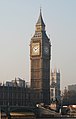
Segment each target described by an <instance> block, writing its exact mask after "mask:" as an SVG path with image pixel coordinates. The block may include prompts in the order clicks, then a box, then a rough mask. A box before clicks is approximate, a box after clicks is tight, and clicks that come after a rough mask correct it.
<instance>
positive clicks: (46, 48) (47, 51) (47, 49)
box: [44, 46, 49, 54]
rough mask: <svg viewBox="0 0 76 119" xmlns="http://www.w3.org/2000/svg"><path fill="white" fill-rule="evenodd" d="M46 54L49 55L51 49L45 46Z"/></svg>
mask: <svg viewBox="0 0 76 119" xmlns="http://www.w3.org/2000/svg"><path fill="white" fill-rule="evenodd" d="M44 52H45V54H48V53H49V47H48V46H45V47H44Z"/></svg>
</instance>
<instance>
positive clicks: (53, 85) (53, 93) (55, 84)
mask: <svg viewBox="0 0 76 119" xmlns="http://www.w3.org/2000/svg"><path fill="white" fill-rule="evenodd" d="M50 99H51V100H56V99H57V100H60V71H59V70H56V69H55V70H54V71H51V79H50Z"/></svg>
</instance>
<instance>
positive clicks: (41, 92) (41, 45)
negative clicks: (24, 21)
mask: <svg viewBox="0 0 76 119" xmlns="http://www.w3.org/2000/svg"><path fill="white" fill-rule="evenodd" d="M50 59H51V43H50V39H49V38H48V36H47V35H46V31H45V24H44V21H43V18H42V13H41V10H40V15H39V18H38V21H37V23H36V29H35V33H34V35H33V37H32V38H31V41H30V62H31V67H30V69H31V89H33V90H34V91H37V93H36V94H35V97H36V98H37V99H39V102H41V103H44V104H49V103H50ZM37 102H38V101H37Z"/></svg>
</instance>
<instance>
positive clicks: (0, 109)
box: [0, 106, 37, 119]
mask: <svg viewBox="0 0 76 119" xmlns="http://www.w3.org/2000/svg"><path fill="white" fill-rule="evenodd" d="M20 112H22V113H25V112H28V113H29V112H30V113H34V114H35V115H36V114H37V107H34V106H0V113H5V114H6V116H7V117H8V119H11V113H20Z"/></svg>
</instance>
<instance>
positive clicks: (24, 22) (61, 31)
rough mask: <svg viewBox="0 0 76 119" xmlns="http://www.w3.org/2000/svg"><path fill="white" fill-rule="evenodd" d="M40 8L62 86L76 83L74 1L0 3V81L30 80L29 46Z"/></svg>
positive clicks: (0, 0) (10, 0) (9, 0)
mask: <svg viewBox="0 0 76 119" xmlns="http://www.w3.org/2000/svg"><path fill="white" fill-rule="evenodd" d="M40 6H41V7H42V15H43V19H44V22H45V24H46V31H47V34H48V36H49V35H50V39H51V43H52V60H51V68H53V69H54V68H58V69H60V71H61V87H62V88H63V87H65V86H67V85H68V84H74V83H76V63H75V62H76V0H47V1H45V0H0V81H1V82H2V81H6V80H11V79H12V78H14V77H21V78H24V79H25V80H26V81H29V80H30V68H29V67H30V57H29V44H30V39H31V37H32V35H33V34H34V31H35V24H36V21H37V19H38V16H39V9H40Z"/></svg>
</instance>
